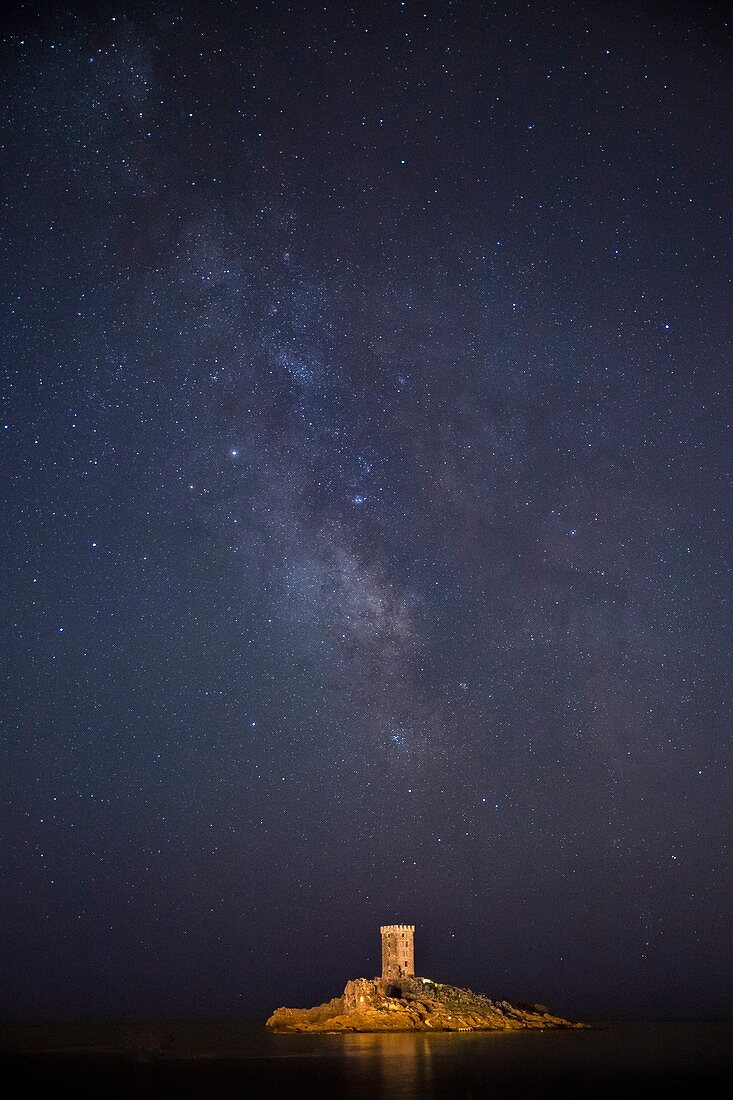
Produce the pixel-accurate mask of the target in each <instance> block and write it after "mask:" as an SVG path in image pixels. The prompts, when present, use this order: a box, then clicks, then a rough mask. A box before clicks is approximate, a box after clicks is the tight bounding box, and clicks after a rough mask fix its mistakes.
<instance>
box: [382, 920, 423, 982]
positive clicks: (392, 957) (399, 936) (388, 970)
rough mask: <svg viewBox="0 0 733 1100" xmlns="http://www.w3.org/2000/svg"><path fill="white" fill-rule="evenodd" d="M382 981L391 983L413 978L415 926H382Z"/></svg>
mask: <svg viewBox="0 0 733 1100" xmlns="http://www.w3.org/2000/svg"><path fill="white" fill-rule="evenodd" d="M379 931H380V932H381V933H382V981H383V982H392V981H395V980H399V979H400V978H414V976H415V942H414V936H415V925H414V924H383V925H382V926H381V927H380V929H379Z"/></svg>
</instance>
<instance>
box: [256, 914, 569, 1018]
mask: <svg viewBox="0 0 733 1100" xmlns="http://www.w3.org/2000/svg"><path fill="white" fill-rule="evenodd" d="M381 932H382V977H381V978H355V979H354V980H352V981H350V982H347V983H346V988H345V989H344V992H343V994H342V996H340V997H334V998H333V999H332V1000H330V1001H328V1002H327V1003H326V1004H322V1005H317V1006H316V1007H315V1008H278V1009H276V1010H275V1011H274V1012H273V1014H272V1015H271V1016H270V1018H269V1020H268V1021H267V1027H268V1028H269V1029H270V1030H271V1031H287V1032H293V1031H295V1032H305V1031H331V1032H347V1031H516V1030H520V1029H534V1030H544V1029H546V1028H579V1027H584V1026H585V1025H584V1024H579V1023H573V1022H571V1021H570V1020H565V1019H563V1018H562V1017H561V1016H555V1015H553V1014H552V1013H551V1012H550V1011H549V1010H548V1009H547V1008H545V1006H544V1005H540V1004H532V1005H513V1004H510V1003H509V1002H508V1001H494V1000H491V999H490V998H488V997H485V996H483V995H482V994H481V993H474V992H473V991H472V990H470V989H459V988H457V987H455V986H452V985H444V984H442V983H440V982H434V981H432V980H431V979H430V978H420V977H416V976H415V974H414V973H413V969H414V963H413V958H414V946H413V934H414V925H402V924H400V925H384V926H383V927H382V929H381Z"/></svg>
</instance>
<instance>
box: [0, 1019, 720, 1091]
mask: <svg viewBox="0 0 733 1100" xmlns="http://www.w3.org/2000/svg"><path fill="white" fill-rule="evenodd" d="M0 1045H1V1047H2V1051H3V1053H2V1061H3V1068H4V1071H5V1072H4V1073H3V1077H4V1083H5V1086H6V1088H7V1087H8V1085H9V1086H10V1091H9V1092H7V1093H6V1095H10V1096H13V1097H15V1096H17V1097H21V1096H22V1097H26V1096H27V1095H28V1093H29V1090H31V1089H33V1090H34V1091H36V1092H38V1094H39V1095H41V1096H43V1097H44V1098H48V1100H50V1098H53V1097H61V1096H64V1097H65V1096H73V1097H76V1098H80V1100H84V1098H87V1097H89V1098H91V1097H94V1098H97V1097H105V1098H110V1100H117V1098H119V1100H132V1098H135V1100H153V1098H155V1100H158V1098H162V1097H175V1098H176V1100H204V1098H206V1100H234V1098H241V1100H249V1098H253V1100H258V1098H268V1100H280V1098H285V1100H287V1098H289V1097H293V1098H296V1097H297V1098H302V1100H309V1098H311V1097H323V1098H329V1097H335V1098H338V1097H344V1098H347V1100H355V1098H357V1097H365V1098H367V1100H368V1098H369V1097H374V1098H375V1100H379V1098H390V1100H392V1098H394V1100H397V1098H400V1100H412V1098H418V1097H419V1098H420V1100H430V1098H432V1097H439V1098H450V1100H474V1098H479V1097H499V1096H512V1097H532V1098H534V1097H537V1098H540V1097H543V1098H550V1097H555V1096H558V1097H559V1096H563V1097H591V1096H593V1097H611V1096H613V1097H618V1096H620V1095H621V1093H622V1091H623V1090H626V1089H629V1088H632V1087H645V1088H650V1087H652V1086H659V1085H661V1086H664V1087H667V1088H670V1087H671V1086H673V1085H676V1086H680V1085H681V1086H687V1087H693V1086H694V1087H696V1093H695V1094H696V1095H704V1096H705V1097H717V1096H723V1095H725V1096H726V1097H728V1096H729V1095H732V1094H733V1093H731V1088H732V1087H733V1025H731V1024H717V1023H716V1024H702V1023H674V1024H611V1025H606V1026H604V1027H602V1028H598V1029H597V1030H593V1031H545V1032H537V1033H531V1032H530V1033H525V1034H522V1033H520V1034H501V1033H498V1034H494V1033H487V1034H454V1035H444V1034H443V1035H441V1034H435V1035H423V1034H392V1035H270V1034H268V1033H267V1032H266V1031H265V1030H264V1029H263V1028H262V1027H261V1026H251V1025H244V1024H216V1025H214V1024H208V1025H201V1024H197V1025H194V1024H185V1025H183V1024H170V1025H166V1024H150V1025H145V1026H143V1025H134V1026H120V1025H95V1026H81V1025H79V1026H76V1027H36V1028H32V1027H26V1028H8V1029H5V1030H4V1031H3V1032H2V1033H0Z"/></svg>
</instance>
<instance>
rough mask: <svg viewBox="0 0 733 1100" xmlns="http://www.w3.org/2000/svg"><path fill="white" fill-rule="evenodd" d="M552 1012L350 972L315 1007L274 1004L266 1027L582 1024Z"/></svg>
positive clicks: (422, 981) (426, 983) (423, 982)
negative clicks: (338, 992) (335, 993)
mask: <svg viewBox="0 0 733 1100" xmlns="http://www.w3.org/2000/svg"><path fill="white" fill-rule="evenodd" d="M585 1026H586V1025H585V1024H578V1023H572V1022H571V1021H570V1020H565V1019H563V1018H562V1017H561V1016H553V1015H551V1014H550V1013H549V1011H548V1010H547V1009H546V1008H545V1006H544V1005H540V1004H534V1005H526V1006H521V1007H520V1006H519V1005H513V1004H511V1003H510V1002H509V1001H492V1000H490V999H489V998H488V997H485V996H483V994H481V993H474V992H472V990H470V989H458V988H456V987H455V986H451V985H440V984H438V983H436V982H433V981H431V980H430V979H429V978H403V979H401V980H400V982H399V985H398V984H397V983H391V984H390V985H389V986H388V987H387V988H385V986H384V985H383V983H382V981H381V980H380V979H379V978H355V979H353V980H352V981H350V982H347V983H346V988H345V989H344V992H343V995H342V996H341V997H334V998H333V999H332V1000H330V1001H328V1002H327V1003H326V1004H322V1005H316V1007H315V1008H278V1009H276V1010H275V1011H274V1012H273V1014H272V1016H270V1018H269V1020H268V1021H267V1027H268V1028H269V1029H270V1030H271V1031H510V1030H511V1031H516V1030H519V1029H534V1030H537V1029H539V1030H542V1029H545V1028H568V1027H585Z"/></svg>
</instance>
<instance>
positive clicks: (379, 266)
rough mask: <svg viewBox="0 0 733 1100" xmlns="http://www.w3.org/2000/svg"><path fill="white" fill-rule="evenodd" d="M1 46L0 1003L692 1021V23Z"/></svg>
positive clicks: (717, 390) (701, 629)
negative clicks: (428, 1009)
mask: <svg viewBox="0 0 733 1100" xmlns="http://www.w3.org/2000/svg"><path fill="white" fill-rule="evenodd" d="M671 11H672V9H671V8H670V7H669V6H668V5H657V4H651V3H641V4H636V5H633V7H628V8H625V9H624V14H623V18H621V17H620V16H619V12H618V10H613V9H612V7H611V8H609V7H608V6H607V5H605V4H600V3H599V4H595V3H588V4H575V3H571V2H567V3H562V4H559V5H555V6H552V7H551V6H545V5H542V4H536V5H529V6H526V5H525V6H520V5H512V4H489V3H478V2H476V3H472V2H468V0H467V2H465V3H453V4H451V3H442V4H432V3H428V4H417V3H413V2H412V0H406V2H405V3H398V2H397V3H394V2H390V3H386V2H379V3H376V2H375V3H369V4H362V5H356V6H354V7H352V6H348V5H346V4H335V3H334V4H325V5H324V4H311V3H302V4H293V5H288V4H286V3H282V2H279V0H276V2H273V3H261V4H259V5H255V4H241V5H238V4H235V3H231V4H224V3H205V4H204V3H171V4H165V5H162V6H160V7H156V6H153V7H151V6H150V5H149V4H130V3H126V2H123V3H121V4H120V5H119V6H118V7H116V8H115V7H109V6H108V5H102V6H98V5H97V6H95V5H88V6H86V5H85V6H82V5H69V6H68V7H67V8H66V10H65V11H59V10H58V9H54V7H53V6H52V7H49V8H47V9H44V8H43V7H42V6H36V5H34V6H33V10H24V9H22V8H20V9H18V11H16V13H15V14H14V15H12V16H10V17H6V18H5V23H4V26H3V35H2V49H3V64H2V73H3V78H2V79H3V90H4V96H3V101H4V103H5V109H4V112H3V115H2V123H1V130H2V147H3V162H4V167H3V172H2V184H1V190H2V209H3V220H4V231H3V235H4V241H5V245H4V249H3V252H4V255H3V261H2V263H3V279H2V288H3V289H2V309H3V314H2V316H3V323H2V379H3V394H4V412H3V417H4V420H3V432H2V448H3V470H4V475H3V479H2V499H3V517H4V518H3V521H2V525H1V527H2V530H1V532H0V537H1V538H2V549H3V560H4V562H5V566H6V568H5V570H4V579H3V589H2V606H3V611H4V614H3V621H4V626H3V646H2V650H3V654H4V661H3V664H4V672H3V676H4V681H3V683H4V689H3V696H4V706H3V717H2V723H3V725H2V729H3V746H4V750H3V751H4V767H3V773H4V775H5V783H6V786H5V797H4V798H3V802H2V806H3V808H2V822H3V833H4V837H5V841H4V847H5V851H6V853H7V855H8V858H7V860H6V864H5V868H4V872H3V887H2V889H3V896H4V898H5V904H4V906H3V908H4V910H5V915H4V917H3V924H4V932H3V936H2V946H1V947H0V959H1V961H2V969H3V972H4V974H5V977H4V978H3V981H2V983H0V988H1V989H2V993H1V995H0V996H1V1000H2V1007H3V1011H4V1013H5V1014H6V1016H13V1017H16V1018H41V1017H44V1018H45V1017H49V1016H58V1015H65V1016H74V1015H80V1014H82V1015H84V1014H87V1015H88V1014H90V1013H94V1012H104V1013H108V1014H111V1015H115V1014H116V1015H118V1016H121V1015H124V1014H126V1013H138V1014H142V1015H147V1016H152V1015H155V1014H156V1013H159V1014H163V1015H165V1014H171V1013H176V1012H182V1013H184V1014H190V1015H198V1016H201V1015H206V1014H207V1013H214V1014H217V1013H218V1014H224V1015H226V1014H236V1013H239V1014H243V1015H247V1014H250V1015H255V1014H260V1013H262V1012H264V1011H266V1010H269V1009H270V1008H271V1007H272V1006H273V1005H274V1004H276V1003H299V1002H302V1003H311V1002H312V1001H315V1000H318V998H319V996H323V997H328V996H331V995H333V994H335V993H336V992H338V991H339V989H340V987H341V986H342V985H343V983H344V982H345V980H346V979H347V978H349V977H354V976H357V975H359V974H366V975H371V974H372V973H374V972H375V971H376V970H377V969H378V966H379V961H378V937H377V926H378V925H379V923H384V922H387V923H390V922H393V921H398V922H409V923H414V924H415V925H416V926H417V933H416V965H417V969H418V971H419V972H420V973H426V974H429V975H431V976H433V977H435V978H438V979H441V978H442V979H445V980H448V981H452V982H453V983H454V984H456V985H470V986H472V987H474V988H479V989H484V990H485V991H486V992H488V993H489V994H493V995H496V996H507V997H511V998H513V999H515V1000H522V999H525V1000H541V1001H546V1002H548V1003H551V1004H552V1005H553V1006H555V1007H556V1008H557V1010H558V1011H562V1012H565V1013H566V1014H573V1013H575V1014H584V1015H588V1014H592V1013H596V1014H603V1013H604V1012H621V1013H626V1014H634V1013H639V1014H647V1015H648V1014H654V1013H663V1014H667V1015H669V1014H672V1015H673V1014H680V1015H695V1014H710V1013H712V1014H721V1013H722V1012H724V1011H726V1010H729V1009H730V1007H731V1004H730V989H731V988H732V986H731V983H730V981H729V977H730V975H729V972H728V973H727V972H726V968H727V966H728V962H729V958H728V944H729V942H730V932H731V929H730V907H729V905H728V900H727V896H726V892H725V877H726V873H727V872H728V871H729V867H730V864H729V852H728V848H727V843H728V840H729V837H730V826H731V818H730V805H731V799H730V785H729V779H728V775H729V773H728V771H727V770H726V769H727V768H728V767H729V764H730V690H729V679H730V675H729V672H730V631H729V621H730V619H729V608H728V602H727V598H728V595H729V592H730V543H729V538H728V527H727V523H728V520H729V495H728V494H729V482H728V477H729V470H730V456H731V451H730V442H729V435H728V433H729V411H730V379H729V373H728V372H729V367H728V365H727V363H726V358H725V356H726V354H727V349H728V344H727V333H726V327H725V324H724V321H723V318H724V317H725V314H726V307H727V304H728V303H727V301H726V298H725V291H724V287H725V272H726V270H727V267H728V265H727V263H726V260H727V255H726V250H725V248H724V231H725V226H726V224H727V219H728V217H729V214H730V210H729V208H728V209H726V206H725V191H724V186H723V180H724V177H725V161H726V156H725V141H724V134H725V132H726V123H729V118H727V117H724V109H725V104H726V102H727V87H726V76H727V74H726V60H727V58H729V56H730V55H729V54H726V51H725V47H726V45H727V42H726V36H727V30H726V27H725V25H724V23H723V14H722V11H721V10H720V9H719V8H717V7H716V6H715V5H712V4H711V5H707V4H694V5H686V6H685V7H684V8H682V7H681V8H679V9H677V8H675V9H674V13H672V14H670V12H671Z"/></svg>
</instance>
